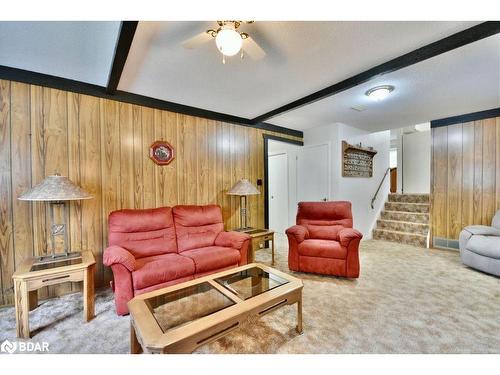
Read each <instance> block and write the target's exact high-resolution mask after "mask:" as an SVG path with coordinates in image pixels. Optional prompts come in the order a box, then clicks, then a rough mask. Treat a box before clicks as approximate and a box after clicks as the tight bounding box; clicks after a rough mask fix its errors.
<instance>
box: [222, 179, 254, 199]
mask: <svg viewBox="0 0 500 375" xmlns="http://www.w3.org/2000/svg"><path fill="white" fill-rule="evenodd" d="M227 194H228V195H257V194H260V191H259V189H257V188H256V187H255V186H253V184H252V183H251V182H250V181H248V180H247V179H246V178H242V179H241V180H239V181H238V182H237V183H236V184H234V186H233V187H232V188H231V190H229V191H228V192H227Z"/></svg>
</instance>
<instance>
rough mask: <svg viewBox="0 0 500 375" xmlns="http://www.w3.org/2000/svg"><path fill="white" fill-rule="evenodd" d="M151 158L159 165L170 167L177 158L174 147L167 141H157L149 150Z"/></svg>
mask: <svg viewBox="0 0 500 375" xmlns="http://www.w3.org/2000/svg"><path fill="white" fill-rule="evenodd" d="M149 157H150V158H151V160H153V161H154V162H155V163H156V164H158V165H168V164H169V163H170V162H171V161H172V160H174V158H175V152H174V148H173V147H172V145H171V144H170V143H168V142H165V141H156V142H155V143H153V144H152V145H151V147H150V148H149Z"/></svg>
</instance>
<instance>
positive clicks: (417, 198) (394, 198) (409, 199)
mask: <svg viewBox="0 0 500 375" xmlns="http://www.w3.org/2000/svg"><path fill="white" fill-rule="evenodd" d="M389 202H401V203H429V202H430V196H429V194H389Z"/></svg>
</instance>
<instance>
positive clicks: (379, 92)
mask: <svg viewBox="0 0 500 375" xmlns="http://www.w3.org/2000/svg"><path fill="white" fill-rule="evenodd" d="M393 91H394V86H390V85H384V86H377V87H373V88H371V89H370V90H368V91H367V92H365V95H366V96H368V97H369V98H370V99H373V100H375V101H377V102H379V101H381V100H384V99H385V98H387V97H388V96H389V94H390V93H391V92H393Z"/></svg>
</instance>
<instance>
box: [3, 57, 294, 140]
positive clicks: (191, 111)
mask: <svg viewBox="0 0 500 375" xmlns="http://www.w3.org/2000/svg"><path fill="white" fill-rule="evenodd" d="M0 79H5V80H9V81H15V82H22V83H27V84H30V85H38V86H44V87H50V88H53V89H58V90H65V91H70V92H75V93H78V94H84V95H91V96H95V97H98V98H105V99H110V100H116V101H118V102H124V103H130V104H137V105H142V106H145V107H150V108H156V109H161V110H165V111H170V112H177V113H182V114H185V115H189V116H198V117H203V118H207V119H210V120H216V121H223V122H228V123H231V124H237V125H241V126H247V127H251V128H257V129H263V130H268V131H272V132H277V133H281V134H287V135H291V136H295V137H302V136H303V133H302V132H301V131H300V130H294V129H289V128H285V127H282V126H278V125H273V124H269V123H266V122H261V123H253V122H252V120H250V119H247V118H244V117H239V116H233V115H229V114H226V113H221V112H215V111H209V110H206V109H203V108H197V107H191V106H187V105H184V104H179V103H173V102H168V101H166V100H161V99H155V98H151V97H149V96H144V95H139V94H133V93H131V92H126V91H120V90H117V91H116V92H115V93H114V94H113V95H111V94H108V93H107V92H106V87H104V86H98V85H94V84H91V83H86V82H81V81H75V80H72V79H67V78H62V77H56V76H51V75H48V74H43V73H37V72H32V71H29V70H23V69H18V68H12V67H8V66H2V65H0Z"/></svg>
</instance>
